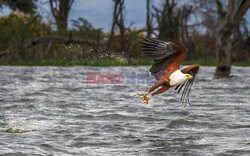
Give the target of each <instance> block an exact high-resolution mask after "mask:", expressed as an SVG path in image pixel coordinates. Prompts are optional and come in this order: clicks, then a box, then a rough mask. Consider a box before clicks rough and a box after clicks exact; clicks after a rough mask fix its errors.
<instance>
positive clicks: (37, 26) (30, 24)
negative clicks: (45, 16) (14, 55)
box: [0, 11, 51, 51]
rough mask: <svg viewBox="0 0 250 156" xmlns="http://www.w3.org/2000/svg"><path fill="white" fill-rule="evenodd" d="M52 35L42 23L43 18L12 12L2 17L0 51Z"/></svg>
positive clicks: (0, 23) (0, 22)
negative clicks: (32, 39)
mask: <svg viewBox="0 0 250 156" xmlns="http://www.w3.org/2000/svg"><path fill="white" fill-rule="evenodd" d="M50 33H51V28H50V27H49V26H48V25H47V24H46V23H45V22H43V21H42V18H41V16H39V15H34V14H23V13H21V12H14V11H12V12H11V13H10V14H9V15H7V16H1V17H0V34H1V35H0V51H1V50H6V49H10V48H13V47H16V46H18V45H19V44H22V43H24V42H27V41H28V40H29V39H31V38H34V37H39V36H44V35H48V34H50Z"/></svg>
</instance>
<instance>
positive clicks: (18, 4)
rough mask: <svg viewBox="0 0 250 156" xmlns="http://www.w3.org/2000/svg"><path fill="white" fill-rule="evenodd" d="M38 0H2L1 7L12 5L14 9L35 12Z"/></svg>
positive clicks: (0, 1)
mask: <svg viewBox="0 0 250 156" xmlns="http://www.w3.org/2000/svg"><path fill="white" fill-rule="evenodd" d="M36 1H37V0H0V8H3V7H4V6H8V7H10V9H12V10H19V11H21V12H24V13H35V10H36V4H35V2H36Z"/></svg>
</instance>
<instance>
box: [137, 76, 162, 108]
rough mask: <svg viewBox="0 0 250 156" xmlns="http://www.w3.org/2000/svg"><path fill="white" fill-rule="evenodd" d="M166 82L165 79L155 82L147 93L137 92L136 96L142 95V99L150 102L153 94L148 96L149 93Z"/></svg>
mask: <svg viewBox="0 0 250 156" xmlns="http://www.w3.org/2000/svg"><path fill="white" fill-rule="evenodd" d="M163 83H164V82H163V81H161V80H160V81H158V82H157V83H156V84H154V85H153V86H152V87H151V88H150V89H149V90H148V92H147V93H145V94H135V95H134V96H137V95H138V96H140V97H141V99H142V100H143V101H144V102H145V103H146V104H148V102H149V100H150V99H151V98H152V96H153V95H150V96H149V97H147V95H148V94H149V93H151V92H152V91H154V90H155V89H156V88H158V87H159V86H161V85H162V84H163Z"/></svg>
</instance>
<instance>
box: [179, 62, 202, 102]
mask: <svg viewBox="0 0 250 156" xmlns="http://www.w3.org/2000/svg"><path fill="white" fill-rule="evenodd" d="M199 67H200V66H199V65H191V66H188V67H186V68H184V69H182V70H181V72H182V73H184V74H190V75H192V76H193V78H192V79H189V80H188V81H186V82H185V83H184V84H182V85H178V86H177V87H176V88H175V90H177V92H178V93H180V92H181V91H182V95H181V103H182V105H184V106H188V105H190V102H189V94H190V92H191V87H192V85H193V83H194V80H195V76H196V74H197V72H198V71H199ZM183 87H184V88H183Z"/></svg>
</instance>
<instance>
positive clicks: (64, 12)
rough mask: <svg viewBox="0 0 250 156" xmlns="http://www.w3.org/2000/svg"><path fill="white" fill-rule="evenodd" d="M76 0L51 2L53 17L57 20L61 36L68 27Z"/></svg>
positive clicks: (52, 0) (54, 0) (51, 0)
mask: <svg viewBox="0 0 250 156" xmlns="http://www.w3.org/2000/svg"><path fill="white" fill-rule="evenodd" d="M73 3H74V0H49V4H50V9H51V12H52V15H53V16H54V18H55V20H56V26H57V30H58V32H59V34H62V33H63V32H64V31H66V30H67V27H68V16H69V12H70V9H71V7H72V5H73Z"/></svg>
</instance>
